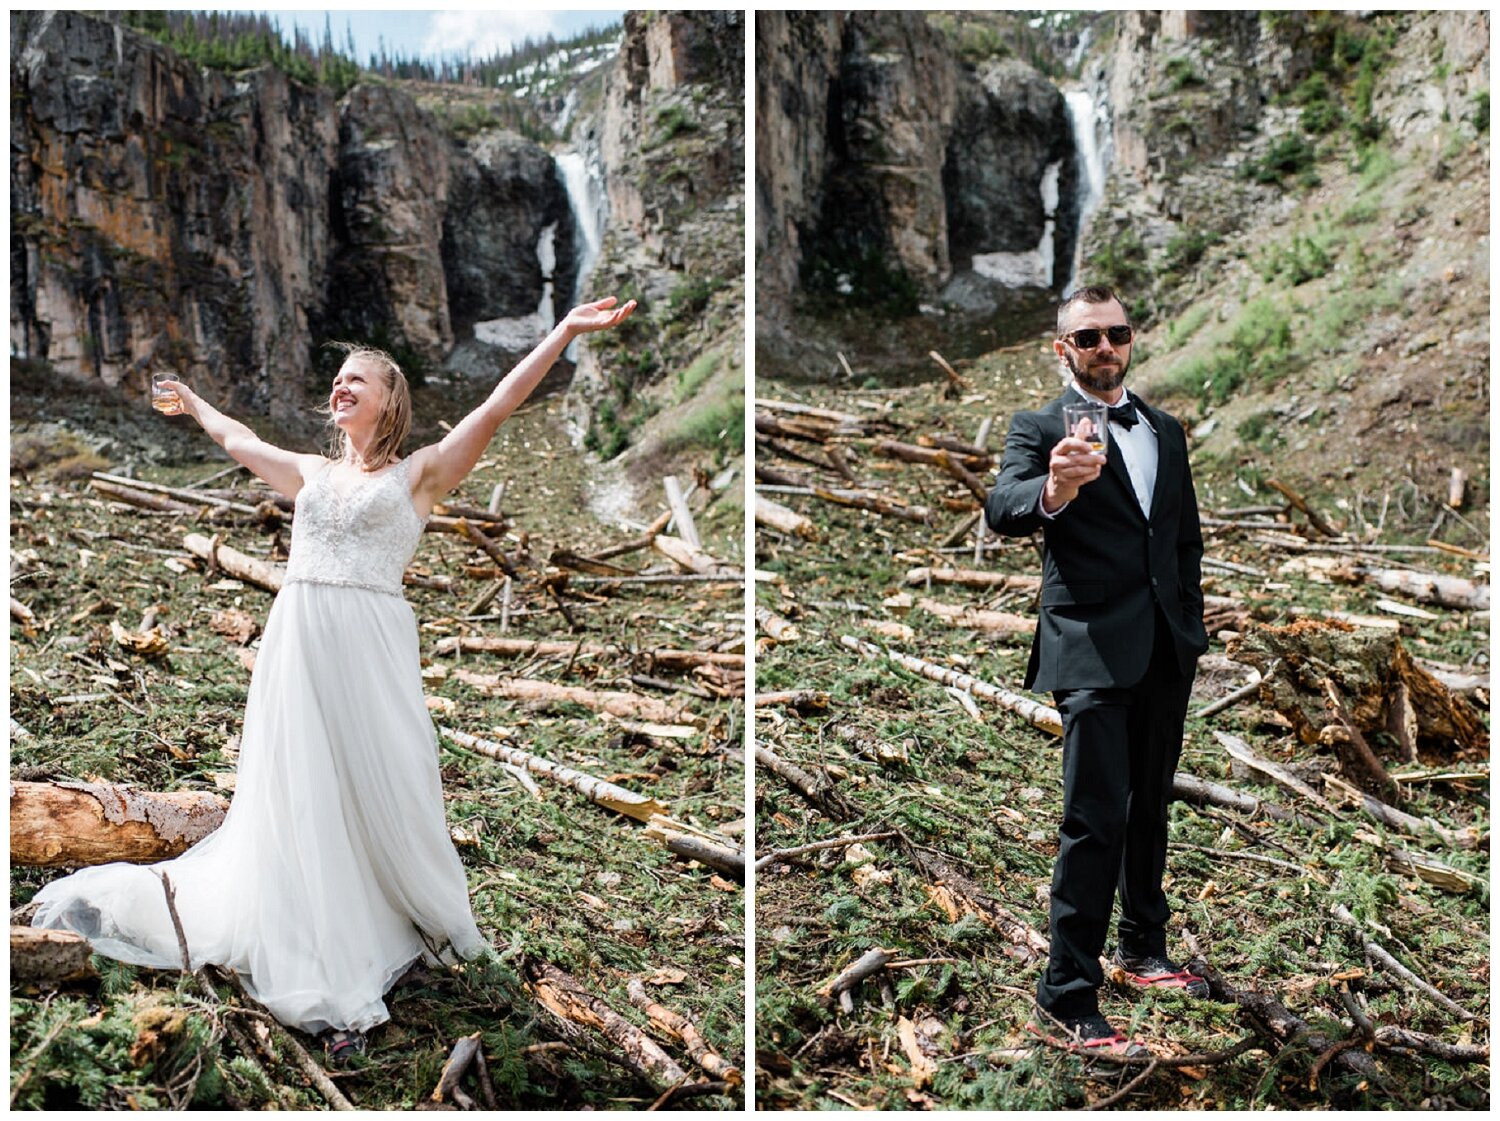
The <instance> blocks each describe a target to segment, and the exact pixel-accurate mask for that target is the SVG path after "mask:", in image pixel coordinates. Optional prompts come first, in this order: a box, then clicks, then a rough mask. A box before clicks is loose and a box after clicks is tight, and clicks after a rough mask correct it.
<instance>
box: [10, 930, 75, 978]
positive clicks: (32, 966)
mask: <svg viewBox="0 0 1500 1121" xmlns="http://www.w3.org/2000/svg"><path fill="white" fill-rule="evenodd" d="M92 953H93V947H92V946H90V945H89V942H88V939H87V938H85V937H83V935H81V934H74V933H73V932H72V931H71V930H46V929H43V928H39V927H32V926H12V927H11V928H10V979H11V983H12V984H27V985H41V986H43V987H46V988H56V987H57V986H58V985H66V984H71V983H72V982H74V981H83V980H87V979H88V978H90V977H92V976H94V970H93V968H92V967H91V966H90V965H89V955H90V954H92Z"/></svg>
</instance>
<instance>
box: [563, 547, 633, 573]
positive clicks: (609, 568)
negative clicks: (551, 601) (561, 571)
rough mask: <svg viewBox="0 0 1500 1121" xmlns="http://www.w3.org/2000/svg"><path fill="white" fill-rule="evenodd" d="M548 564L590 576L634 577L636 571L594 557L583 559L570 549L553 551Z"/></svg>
mask: <svg viewBox="0 0 1500 1121" xmlns="http://www.w3.org/2000/svg"><path fill="white" fill-rule="evenodd" d="M547 563H548V564H552V565H556V566H557V567H559V568H567V569H571V570H572V571H574V572H586V573H588V574H589V575H590V576H634V575H635V570H634V569H631V568H621V567H620V566H619V565H617V564H608V563H606V562H604V561H600V560H595V559H594V558H593V557H581V556H579V555H578V554H577V553H574V552H571V551H569V550H568V549H553V550H552V555H551V556H549V557H548V558H547Z"/></svg>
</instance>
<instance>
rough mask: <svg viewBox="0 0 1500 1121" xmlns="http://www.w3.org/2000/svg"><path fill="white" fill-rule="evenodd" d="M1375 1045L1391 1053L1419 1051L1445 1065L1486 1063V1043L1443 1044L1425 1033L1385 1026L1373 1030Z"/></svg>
mask: <svg viewBox="0 0 1500 1121" xmlns="http://www.w3.org/2000/svg"><path fill="white" fill-rule="evenodd" d="M1375 1043H1376V1045H1377V1046H1380V1047H1387V1048H1389V1049H1391V1050H1392V1051H1420V1052H1421V1053H1422V1054H1424V1055H1431V1056H1432V1057H1433V1058H1435V1059H1441V1060H1442V1061H1443V1062H1445V1063H1487V1062H1489V1061H1490V1045H1489V1044H1488V1043H1445V1042H1444V1041H1443V1040H1441V1039H1437V1038H1435V1037H1433V1036H1430V1035H1428V1034H1426V1033H1425V1032H1419V1031H1412V1030H1410V1029H1409V1028H1402V1027H1397V1026H1396V1025H1395V1024H1386V1025H1384V1026H1382V1027H1378V1028H1376V1029H1375Z"/></svg>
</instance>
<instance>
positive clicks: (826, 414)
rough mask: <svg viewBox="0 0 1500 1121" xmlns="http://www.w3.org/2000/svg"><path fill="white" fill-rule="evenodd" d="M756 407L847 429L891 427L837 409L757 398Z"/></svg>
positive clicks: (884, 423) (881, 422)
mask: <svg viewBox="0 0 1500 1121" xmlns="http://www.w3.org/2000/svg"><path fill="white" fill-rule="evenodd" d="M755 407H756V408H757V409H768V410H770V411H771V412H776V413H787V414H788V415H790V416H805V417H813V418H816V419H818V420H827V421H832V422H833V423H834V424H837V425H843V426H844V427H847V428H860V429H863V428H865V427H867V426H870V427H874V426H881V427H889V425H888V424H887V423H886V422H885V421H883V420H879V419H877V418H866V417H862V416H856V415H855V414H853V413H841V412H838V411H837V410H835V409H825V408H822V407H820V406H817V405H801V404H798V403H797V402H795V401H776V400H772V399H771V398H769V397H757V398H756V399H755Z"/></svg>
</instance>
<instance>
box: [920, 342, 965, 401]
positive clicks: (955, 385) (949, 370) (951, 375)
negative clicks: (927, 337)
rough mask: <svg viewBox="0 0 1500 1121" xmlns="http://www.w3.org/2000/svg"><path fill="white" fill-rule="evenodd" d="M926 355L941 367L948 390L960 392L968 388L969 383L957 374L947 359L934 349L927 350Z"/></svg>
mask: <svg viewBox="0 0 1500 1121" xmlns="http://www.w3.org/2000/svg"><path fill="white" fill-rule="evenodd" d="M927 357H928V358H931V359H932V360H933V361H934V362H936V363H937V364H938V366H939V367H940V368H941V369H942V371H943V375H944V376H945V377H946V378H947V379H948V386H947V388H948V389H949V390H953V391H955V392H958V393H962V392H964V391H965V390H967V389H968V388H969V383H968V382H966V381H964V379H963V378H961V377H959V376H958V371H957V370H955V369H954V368H953V367H952V366H950V365H949V364H948V360H947V359H946V358H944V357H943V356H942V355H941V354H939V353H938V352H937V351H935V350H929V351H928V352H927Z"/></svg>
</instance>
